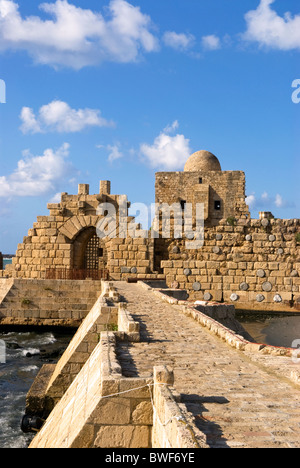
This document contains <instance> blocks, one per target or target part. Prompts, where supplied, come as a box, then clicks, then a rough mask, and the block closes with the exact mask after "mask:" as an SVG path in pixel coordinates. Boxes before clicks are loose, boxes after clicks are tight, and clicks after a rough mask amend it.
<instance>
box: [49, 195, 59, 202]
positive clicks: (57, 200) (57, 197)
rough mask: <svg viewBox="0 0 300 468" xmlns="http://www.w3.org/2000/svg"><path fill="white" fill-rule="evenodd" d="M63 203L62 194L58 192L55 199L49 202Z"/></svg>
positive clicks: (54, 196)
mask: <svg viewBox="0 0 300 468" xmlns="http://www.w3.org/2000/svg"><path fill="white" fill-rule="evenodd" d="M60 201H61V192H57V193H56V194H55V195H53V197H52V198H51V199H50V200H49V203H60Z"/></svg>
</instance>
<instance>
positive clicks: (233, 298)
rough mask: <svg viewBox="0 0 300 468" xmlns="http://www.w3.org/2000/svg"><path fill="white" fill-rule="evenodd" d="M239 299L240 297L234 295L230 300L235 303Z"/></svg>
mask: <svg viewBox="0 0 300 468" xmlns="http://www.w3.org/2000/svg"><path fill="white" fill-rule="evenodd" d="M238 298H239V296H238V295H237V294H235V293H232V294H231V296H230V300H231V301H233V302H235V301H237V300H238Z"/></svg>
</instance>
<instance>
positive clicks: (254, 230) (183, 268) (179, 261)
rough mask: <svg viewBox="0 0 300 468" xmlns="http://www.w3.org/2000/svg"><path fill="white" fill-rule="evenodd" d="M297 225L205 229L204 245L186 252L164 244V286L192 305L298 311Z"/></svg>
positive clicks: (180, 243)
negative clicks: (207, 302) (183, 295)
mask: <svg viewBox="0 0 300 468" xmlns="http://www.w3.org/2000/svg"><path fill="white" fill-rule="evenodd" d="M299 232H300V220H299V219H294V220H279V219H278V220H276V219H262V220H248V221H243V220H241V221H239V222H237V224H236V225H233V226H231V225H229V224H228V222H226V220H221V221H220V222H219V225H218V226H215V227H210V228H205V239H204V245H203V247H202V248H201V249H199V250H187V249H186V248H185V242H184V240H182V239H180V240H172V241H170V242H166V243H165V249H166V251H167V253H166V252H165V254H166V255H167V256H168V260H164V261H162V262H161V266H162V269H163V272H164V274H165V275H166V281H167V284H168V286H170V287H175V288H183V289H185V288H186V289H187V290H188V292H189V294H190V298H191V299H199V300H203V299H204V300H216V301H221V300H224V301H232V302H233V303H234V304H235V306H236V307H239V306H240V304H242V305H244V306H245V305H247V307H250V308H252V307H256V306H257V308H261V307H262V308H264V307H267V305H270V307H271V309H276V307H277V306H278V307H279V308H282V307H283V306H284V307H286V308H289V307H290V306H293V307H294V308H296V309H297V308H298V309H299V310H300V278H299V275H300V249H299V244H298V243H297V240H296V234H297V233H299Z"/></svg>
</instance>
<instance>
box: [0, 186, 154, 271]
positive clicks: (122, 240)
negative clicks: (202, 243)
mask: <svg viewBox="0 0 300 468" xmlns="http://www.w3.org/2000/svg"><path fill="white" fill-rule="evenodd" d="M120 197H123V196H122V195H121V196H120V195H111V194H110V183H109V181H101V183H100V194H98V195H89V186H88V185H86V184H80V185H79V190H78V194H77V195H68V194H67V193H62V196H61V202H60V203H50V204H48V209H49V210H50V214H49V216H38V217H37V222H36V223H34V225H33V228H32V229H29V231H28V235H27V236H26V237H24V239H23V242H22V243H21V244H19V245H18V250H17V252H16V257H15V258H14V259H13V264H12V266H11V267H10V269H9V270H5V271H3V272H2V273H1V276H2V277H7V276H12V277H17V278H30V279H32V278H35V279H44V278H45V277H47V274H48V272H49V270H50V269H51V270H53V269H54V270H59V269H77V270H80V269H84V268H86V265H85V263H84V255H85V249H86V247H87V243H88V241H89V240H90V239H91V236H93V235H96V227H97V226H99V225H101V223H104V227H105V220H106V219H107V213H105V212H104V214H101V215H98V214H97V208H98V206H99V204H100V203H110V204H111V205H113V206H115V209H116V238H110V237H109V234H110V233H109V232H108V231H107V234H108V236H107V237H106V238H105V239H101V240H99V250H100V249H101V251H102V252H101V258H100V256H99V269H107V270H108V271H109V273H110V277H111V278H112V279H121V278H126V277H127V276H130V275H134V276H135V275H145V274H146V273H150V272H152V270H153V251H154V249H153V240H152V239H150V238H149V235H148V233H147V232H146V233H145V236H146V237H145V238H142V237H141V238H133V236H127V237H125V236H123V237H122V236H121V235H120V230H121V226H120V224H119V211H118V210H119V202H120ZM128 206H129V205H128ZM128 206H127V207H126V210H125V211H126V212H125V214H124V216H125V224H126V227H128V230H129V232H132V231H134V230H136V229H139V228H140V226H139V225H138V224H136V223H135V222H134V218H132V217H130V216H128ZM51 278H52V276H51ZM58 279H60V278H58ZM70 279H73V278H70Z"/></svg>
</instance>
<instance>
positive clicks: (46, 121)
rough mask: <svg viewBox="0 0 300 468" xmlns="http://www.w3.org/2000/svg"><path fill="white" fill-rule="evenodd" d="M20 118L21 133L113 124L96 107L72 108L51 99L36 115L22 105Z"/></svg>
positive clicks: (65, 130) (71, 130) (68, 130)
mask: <svg viewBox="0 0 300 468" xmlns="http://www.w3.org/2000/svg"><path fill="white" fill-rule="evenodd" d="M20 119H21V120H22V125H21V127H20V128H21V130H22V132H23V133H44V132H51V131H52V132H60V133H63V132H65V133H72V132H80V131H81V130H83V129H84V128H86V127H92V126H96V127H104V126H105V127H108V126H112V125H114V124H113V122H112V121H108V120H106V119H104V118H103V117H101V112H100V111H99V110H97V109H78V110H76V109H72V108H71V107H70V106H69V105H68V104H67V103H66V102H63V101H58V100H57V101H52V102H50V103H49V104H47V105H45V106H42V107H41V108H40V109H39V111H38V115H37V116H36V115H35V114H34V111H33V109H31V108H30V107H23V109H22V111H21V114H20Z"/></svg>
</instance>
